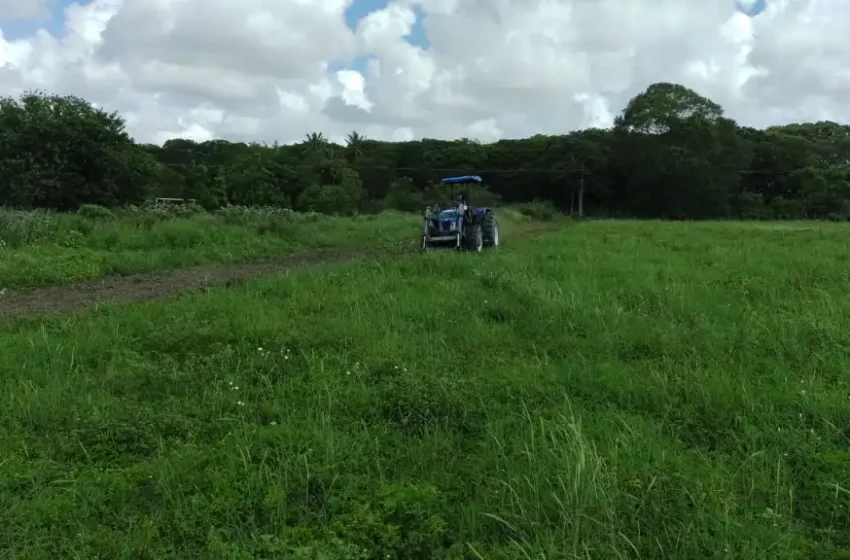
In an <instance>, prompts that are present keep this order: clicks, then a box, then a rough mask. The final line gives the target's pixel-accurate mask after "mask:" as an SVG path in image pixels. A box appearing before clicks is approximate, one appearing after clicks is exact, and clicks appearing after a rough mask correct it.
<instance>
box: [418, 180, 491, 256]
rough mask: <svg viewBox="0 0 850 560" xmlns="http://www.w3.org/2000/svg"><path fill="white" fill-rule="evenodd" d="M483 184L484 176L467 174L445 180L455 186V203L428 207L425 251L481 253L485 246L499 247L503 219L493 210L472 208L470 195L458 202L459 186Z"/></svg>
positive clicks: (424, 224) (424, 214) (426, 211)
mask: <svg viewBox="0 0 850 560" xmlns="http://www.w3.org/2000/svg"><path fill="white" fill-rule="evenodd" d="M473 183H475V184H478V183H481V177H478V176H476V175H467V176H464V177H449V178H446V179H443V184H444V185H451V187H452V194H451V198H452V202H451V203H449V204H442V205H437V207H436V208H431V207H428V208H426V209H425V212H424V213H423V220H422V221H423V223H422V250H423V251H425V250H427V249H430V248H431V247H452V248H454V249H457V250H467V251H475V252H477V253H480V252H481V251H483V250H484V248H485V247H498V246H499V220H498V219H497V218H496V214H495V213H494V212H493V210H491V209H490V208H470V206H469V192H468V191H467V192H466V194H461V195H460V196H458V197H457V199H456V200H455V195H454V188H455V185H470V184H473Z"/></svg>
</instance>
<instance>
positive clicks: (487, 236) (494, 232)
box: [481, 210, 499, 247]
mask: <svg viewBox="0 0 850 560" xmlns="http://www.w3.org/2000/svg"><path fill="white" fill-rule="evenodd" d="M481 229H482V232H483V235H484V246H485V247H498V246H499V220H497V219H496V214H494V213H493V211H492V210H487V212H486V213H485V214H484V218H483V219H482V220H481Z"/></svg>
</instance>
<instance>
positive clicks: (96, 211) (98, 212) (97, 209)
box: [77, 204, 115, 221]
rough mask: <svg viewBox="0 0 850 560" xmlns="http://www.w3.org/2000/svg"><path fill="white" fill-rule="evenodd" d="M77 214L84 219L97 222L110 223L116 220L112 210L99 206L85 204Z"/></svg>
mask: <svg viewBox="0 0 850 560" xmlns="http://www.w3.org/2000/svg"><path fill="white" fill-rule="evenodd" d="M77 214H79V215H80V216H82V217H83V218H86V219H89V220H95V221H108V220H114V219H115V214H113V213H112V210H110V209H109V208H106V207H105V206H99V205H97V204H83V205H82V206H80V208H79V210H77Z"/></svg>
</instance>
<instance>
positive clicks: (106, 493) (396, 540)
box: [0, 222, 850, 559]
mask: <svg viewBox="0 0 850 560" xmlns="http://www.w3.org/2000/svg"><path fill="white" fill-rule="evenodd" d="M848 240H850V228H847V227H846V226H839V225H818V226H811V227H809V228H803V229H791V228H788V229H765V228H755V227H750V226H748V225H746V224H736V223H729V224H683V223H635V222H596V223H583V224H579V225H576V226H574V227H571V228H568V229H565V230H563V231H560V232H557V233H554V234H551V235H547V236H545V237H539V238H534V239H528V240H524V241H522V242H516V243H513V244H511V245H506V246H505V247H504V248H503V250H501V251H499V252H490V253H485V254H482V255H469V254H466V255H463V254H455V253H452V252H440V253H432V254H426V255H417V256H413V257H407V258H403V259H397V260H391V259H385V260H381V261H373V262H361V263H354V264H346V265H333V266H326V267H321V268H317V269H313V270H309V271H304V272H299V273H295V274H291V275H288V276H285V277H279V278H265V279H261V280H257V281H254V282H251V283H249V284H248V285H247V286H243V287H239V288H235V289H230V290H225V289H220V290H213V291H210V292H208V293H197V294H194V295H187V296H185V297H182V298H181V299H179V300H176V301H172V302H168V303H163V302H159V303H148V304H143V305H137V306H130V305H113V306H110V307H107V308H103V309H100V310H98V311H96V312H88V313H82V314H78V315H76V316H74V317H72V318H65V319H50V320H48V321H46V322H43V323H42V322H36V321H33V320H30V321H19V322H17V323H9V324H7V325H5V326H2V327H0V348H2V349H3V351H2V353H0V379H2V385H0V387H2V390H0V410H2V411H3V414H2V415H0V449H3V450H4V455H3V458H2V460H0V503H2V504H3V505H4V506H3V508H2V509H0V527H3V530H2V531H0V550H4V551H7V553H8V555H9V556H11V557H20V558H27V559H38V558H51V559H52V558H57V557H80V558H95V557H102V558H121V557H126V558H131V557H132V558H178V557H180V558H188V557H193V558H194V557H199V558H204V557H206V558H388V557H389V558H459V557H467V558H505V559H507V558H547V559H556V558H579V557H580V558H638V557H640V558H783V559H784V558H800V559H803V558H841V557H843V556H841V555H842V554H846V550H848V547H850V513H848V512H850V493H848V488H850V480H848V479H850V470H848V465H850V437H848V436H850V434H848V426H850V374H848V369H850V340H848V336H850V335H848V333H850V298H848V295H847V294H848V285H850V284H848V278H847V276H848V273H847V267H846V260H847V258H846V256H845V254H846V247H847V245H848Z"/></svg>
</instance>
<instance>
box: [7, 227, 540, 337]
mask: <svg viewBox="0 0 850 560" xmlns="http://www.w3.org/2000/svg"><path fill="white" fill-rule="evenodd" d="M553 229H554V228H553V227H552V226H548V225H547V226H537V227H528V228H522V229H521V230H520V231H517V232H514V234H513V236H512V237H514V238H517V237H534V236H537V235H541V234H543V233H546V232H551V231H552V230H553ZM405 245H406V244H405ZM417 246H418V244H417V243H416V242H413V243H412V245H411V246H410V247H407V246H404V247H399V248H396V247H393V248H392V249H391V250H390V252H392V253H399V254H403V253H413V252H415V251H416V248H417ZM380 254H383V255H386V254H387V248H384V249H382V250H378V249H375V248H373V249H364V250H349V251H343V250H334V249H316V250H311V251H305V252H302V253H296V254H292V255H286V256H282V257H279V258H276V259H271V260H263V261H256V262H249V263H235V264H209V265H200V266H193V267H190V268H184V269H180V270H174V271H171V272H167V273H152V274H134V275H130V276H109V277H105V278H98V279H96V280H90V281H86V282H79V283H74V284H68V285H63V286H50V287H46V288H35V289H30V290H21V291H10V290H7V291H5V292H4V293H0V321H2V320H4V319H14V318H17V317H25V316H36V315H51V314H63V313H70V312H73V311H76V310H78V309H82V308H85V307H92V306H96V305H98V304H102V303H107V302H111V301H127V302H140V301H150V300H157V299H167V298H169V297H173V296H176V295H178V294H180V293H181V292H184V291H186V290H190V289H193V288H210V287H215V286H227V285H231V284H234V283H240V282H243V281H246V280H249V279H251V278H256V277H258V276H266V275H270V274H277V273H280V272H286V271H291V270H296V269H300V268H305V267H309V266H316V265H321V264H330V263H338V262H345V261H353V260H359V259H364V258H368V257H370V256H377V255H380Z"/></svg>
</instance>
